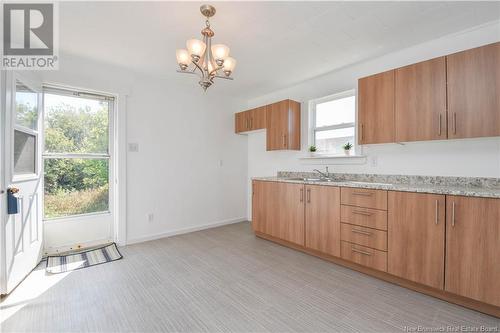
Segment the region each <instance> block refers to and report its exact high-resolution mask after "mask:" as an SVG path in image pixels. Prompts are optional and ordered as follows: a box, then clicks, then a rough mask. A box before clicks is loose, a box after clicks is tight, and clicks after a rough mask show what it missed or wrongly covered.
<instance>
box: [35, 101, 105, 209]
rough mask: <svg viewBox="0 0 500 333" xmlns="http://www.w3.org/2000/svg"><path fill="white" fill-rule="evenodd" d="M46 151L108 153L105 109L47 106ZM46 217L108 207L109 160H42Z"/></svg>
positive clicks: (58, 105) (64, 105)
mask: <svg viewBox="0 0 500 333" xmlns="http://www.w3.org/2000/svg"><path fill="white" fill-rule="evenodd" d="M45 151H46V152H47V153H74V154H78V153H107V151H108V108H107V105H106V104H103V103H101V106H100V109H99V110H97V111H96V110H91V109H90V108H89V107H85V108H79V109H76V108H75V107H73V106H71V105H67V104H63V103H60V104H57V105H56V106H54V107H50V108H48V110H47V109H46V115H45ZM44 168H45V172H44V173H45V216H46V217H55V216H64V215H72V214H83V213H89V212H96V211H104V210H107V209H108V179H109V164H108V160H107V159H105V158H102V159H74V158H47V159H45V165H44Z"/></svg>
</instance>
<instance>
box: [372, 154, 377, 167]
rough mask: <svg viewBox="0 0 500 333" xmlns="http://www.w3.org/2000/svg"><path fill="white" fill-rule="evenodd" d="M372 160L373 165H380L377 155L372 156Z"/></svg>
mask: <svg viewBox="0 0 500 333" xmlns="http://www.w3.org/2000/svg"><path fill="white" fill-rule="evenodd" d="M371 161H372V166H373V167H376V166H377V165H378V157H377V156H372V158H371Z"/></svg>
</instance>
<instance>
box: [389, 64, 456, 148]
mask: <svg viewBox="0 0 500 333" xmlns="http://www.w3.org/2000/svg"><path fill="white" fill-rule="evenodd" d="M395 131H396V137H395V141H396V142H407V141H424V140H442V139H446V137H447V129H446V58H445V57H439V58H436V59H431V60H427V61H423V62H419V63H417V64H413V65H409V66H405V67H401V68H398V69H396V74H395Z"/></svg>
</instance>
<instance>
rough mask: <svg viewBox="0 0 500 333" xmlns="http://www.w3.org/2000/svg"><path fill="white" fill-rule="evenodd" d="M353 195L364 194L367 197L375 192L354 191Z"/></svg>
mask: <svg viewBox="0 0 500 333" xmlns="http://www.w3.org/2000/svg"><path fill="white" fill-rule="evenodd" d="M352 195H363V196H366V197H370V196H372V195H373V193H371V192H352Z"/></svg>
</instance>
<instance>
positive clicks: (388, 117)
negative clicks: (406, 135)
mask: <svg viewBox="0 0 500 333" xmlns="http://www.w3.org/2000/svg"><path fill="white" fill-rule="evenodd" d="M358 131H359V132H358V133H359V134H358V142H359V144H369V143H387V142H394V71H393V70H391V71H388V72H384V73H380V74H376V75H372V76H368V77H365V78H362V79H359V82H358Z"/></svg>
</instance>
